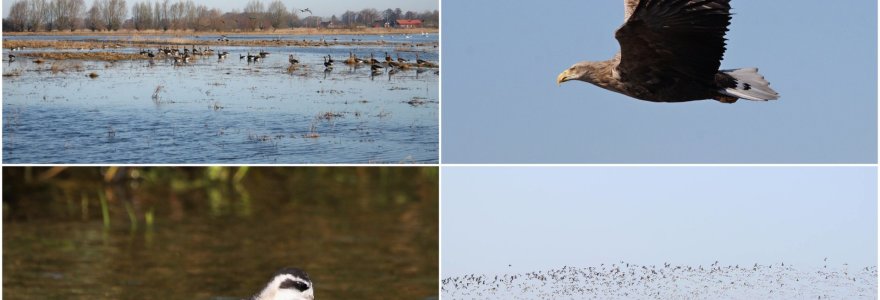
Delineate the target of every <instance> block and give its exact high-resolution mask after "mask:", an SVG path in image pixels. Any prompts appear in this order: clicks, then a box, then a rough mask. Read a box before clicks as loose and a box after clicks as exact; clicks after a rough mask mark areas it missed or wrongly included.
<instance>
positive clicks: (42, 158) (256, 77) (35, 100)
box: [3, 36, 439, 163]
mask: <svg viewBox="0 0 880 300" xmlns="http://www.w3.org/2000/svg"><path fill="white" fill-rule="evenodd" d="M433 37H434V38H436V36H433ZM16 38H21V37H16ZM212 48H213V49H215V50H217V51H218V52H219V51H229V52H230V55H229V58H228V59H225V60H218V59H217V56H202V57H199V58H198V59H197V60H196V61H195V62H193V63H190V64H187V65H183V66H175V65H174V63H173V62H172V61H171V60H164V59H156V60H155V61H154V62H153V63H150V62H148V61H124V62H117V63H107V62H95V61H81V62H76V61H65V62H63V63H64V64H68V66H69V65H73V64H76V63H79V64H81V66H82V67H83V69H82V70H74V69H73V68H68V71H66V72H57V73H53V72H51V71H50V70H49V69H50V68H51V66H52V64H53V61H51V60H47V62H46V63H44V64H36V63H34V62H33V60H32V59H30V58H26V57H21V56H20V57H19V58H18V59H16V60H15V61H14V62H11V63H9V62H4V65H3V72H4V74H5V73H8V72H10V71H13V70H23V72H22V73H21V75H20V76H15V77H3V101H4V106H3V112H4V120H3V140H4V143H3V159H4V162H5V163H433V162H437V160H438V132H439V126H438V107H439V94H438V82H439V75H437V74H436V70H435V69H409V70H403V71H400V72H399V73H396V74H389V73H390V72H388V71H386V72H384V73H382V74H380V75H377V76H373V75H372V74H371V72H370V69H369V67H368V66H365V67H360V68H356V69H355V68H350V67H348V66H346V65H344V64H342V63H341V61H342V60H344V59H345V58H347V57H348V54H349V51H352V52H354V53H355V54H356V55H358V56H359V57H368V56H369V55H370V54H371V53H374V54H375V55H376V57H377V59H379V60H383V59H382V58H383V57H384V53H385V52H389V53H392V56H394V55H395V54H397V53H398V52H396V51H395V45H394V44H389V45H386V46H383V47H366V46H364V47H361V46H356V47H348V46H331V47H308V48H302V47H266V48H263V47H260V48H249V47H212ZM415 49H416V50H419V51H421V52H419V53H420V54H419V55H420V58H423V59H425V60H429V61H434V62H436V61H437V58H438V57H437V52H436V51H437V50H436V49H435V48H433V47H417V48H415ZM139 50H140V49H131V48H128V49H126V48H121V49H114V50H109V51H117V52H134V53H136V52H138V51H139ZM260 50H266V51H268V52H270V53H271V54H270V55H269V56H268V57H267V58H266V59H265V61H262V62H259V63H248V62H247V61H246V60H242V59H239V55H244V54H246V53H248V52H250V53H254V54H255V53H257V52H259V51H260ZM27 51H43V50H39V49H37V50H34V49H28V50H27ZM94 51H108V50H94ZM25 52H26V51H25ZM8 53H10V52H8V51H4V57H6V55H7V54H8ZM289 54H294V55H295V56H296V57H297V58H298V59H299V60H300V61H301V62H302V63H303V64H302V65H301V66H299V67H298V68H296V69H294V70H291V71H289V70H288V66H289V65H290V64H289V63H288V55H289ZM328 54H330V55H332V56H333V57H334V59H335V60H337V66H336V67H335V68H334V69H333V70H332V71H330V72H325V71H324V66H323V58H322V57H323V56H324V55H328ZM400 55H401V56H403V57H405V58H408V59H410V60H414V58H415V53H414V52H400ZM91 72H95V73H97V74H98V75H99V77H97V78H95V79H92V78H89V77H87V76H86V75H87V74H89V73H91ZM159 87H161V88H159ZM157 89H158V90H159V92H158V93H157V92H156V91H157ZM154 95H155V96H156V97H154ZM314 134H317V136H318V137H317V138H309V137H308V136H312V137H313V136H315V135H314Z"/></svg>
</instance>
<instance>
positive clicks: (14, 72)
mask: <svg viewBox="0 0 880 300" xmlns="http://www.w3.org/2000/svg"><path fill="white" fill-rule="evenodd" d="M21 73H22V70H21V69H15V70H11V71H9V72H6V73H3V77H17V76H21Z"/></svg>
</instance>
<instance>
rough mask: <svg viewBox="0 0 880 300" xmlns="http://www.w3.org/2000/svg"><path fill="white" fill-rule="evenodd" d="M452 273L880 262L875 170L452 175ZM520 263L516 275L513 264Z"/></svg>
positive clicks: (447, 272)
mask: <svg viewBox="0 0 880 300" xmlns="http://www.w3.org/2000/svg"><path fill="white" fill-rule="evenodd" d="M442 176H443V182H442V187H441V188H442V193H443V194H442V195H443V205H442V210H441V212H442V215H441V216H442V223H441V224H442V237H441V238H442V240H441V247H442V253H443V257H442V273H443V274H442V276H443V277H448V276H460V275H464V274H471V273H479V274H498V273H519V272H530V271H537V270H547V269H551V268H561V267H562V266H594V265H598V264H600V263H615V262H619V261H621V260H624V261H627V262H630V263H637V264H646V265H662V264H663V263H664V262H670V263H674V264H688V265H699V264H702V265H708V264H711V263H713V262H715V260H720V261H721V262H722V263H723V264H725V265H727V264H731V265H732V264H740V265H751V264H754V263H756V262H757V263H762V264H770V263H780V262H784V263H785V264H786V265H789V264H794V265H795V266H801V267H820V266H821V265H822V263H823V261H822V260H823V259H824V258H825V257H828V259H829V260H828V261H829V263H830V264H834V265H836V266H841V265H842V264H843V263H848V264H849V265H850V266H851V267H854V268H859V267H860V266H861V267H864V266H868V265H871V266H874V265H876V264H877V185H876V184H877V171H876V168H870V167H784V168H769V167H629V168H627V167H616V168H611V167H582V168H565V167H554V168H542V167H519V168H511V167H479V168H478V167H444V168H443V170H442ZM508 264H512V265H513V266H512V267H508Z"/></svg>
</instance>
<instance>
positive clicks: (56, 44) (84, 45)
mask: <svg viewBox="0 0 880 300" xmlns="http://www.w3.org/2000/svg"><path fill="white" fill-rule="evenodd" d="M387 44H388V43H387V42H386V41H381V40H380V41H353V40H351V39H349V40H336V41H334V40H333V37H332V36H328V37H327V38H326V39H325V40H324V41H306V40H302V39H297V38H296V37H295V36H290V35H284V36H282V35H279V36H278V37H277V38H273V39H269V40H230V41H218V40H216V39H209V40H196V39H191V38H183V37H178V38H169V39H146V38H142V37H138V36H135V37H132V38H130V39H128V40H124V41H118V40H106V41H104V40H86V41H33V40H30V41H22V40H18V41H4V42H3V47H4V48H7V49H11V48H17V47H25V48H32V49H41V48H54V49H80V50H85V49H89V50H94V49H115V48H126V47H127V48H150V49H152V48H156V47H159V46H171V47H174V46H196V45H198V46H250V47H279V46H288V47H294V46H295V47H329V46H383V45H387ZM413 46H414V47H415V46H417V47H426V48H430V47H437V46H438V43H420V44H414V45H413ZM407 50H408V51H413V48H409V49H407Z"/></svg>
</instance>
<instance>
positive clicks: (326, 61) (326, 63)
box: [324, 55, 333, 69]
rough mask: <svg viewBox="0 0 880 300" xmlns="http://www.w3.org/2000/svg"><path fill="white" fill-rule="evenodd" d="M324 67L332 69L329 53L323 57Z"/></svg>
mask: <svg viewBox="0 0 880 300" xmlns="http://www.w3.org/2000/svg"><path fill="white" fill-rule="evenodd" d="M324 68H326V69H333V59H331V58H330V55H327V56H325V57H324Z"/></svg>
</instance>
